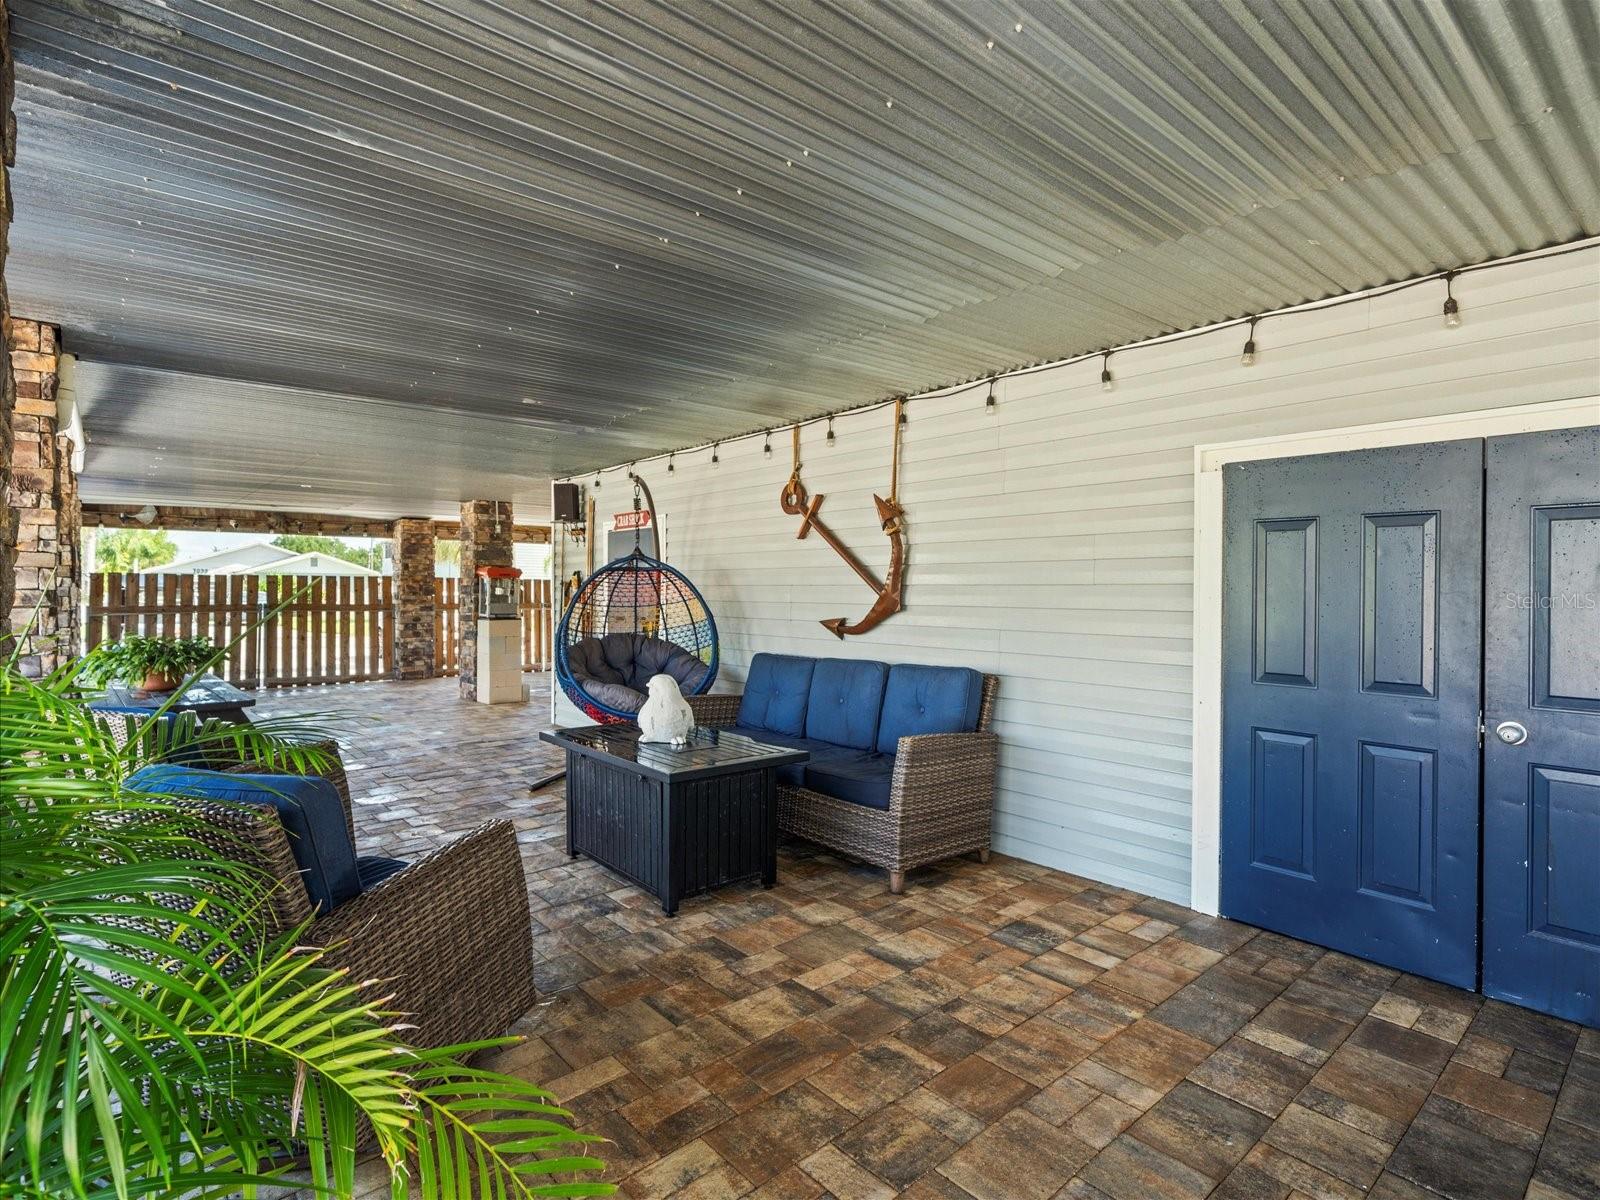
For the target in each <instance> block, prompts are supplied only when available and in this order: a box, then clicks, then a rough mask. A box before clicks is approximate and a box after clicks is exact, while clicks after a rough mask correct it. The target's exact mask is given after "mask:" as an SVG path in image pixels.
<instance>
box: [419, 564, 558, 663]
mask: <svg viewBox="0 0 1600 1200" xmlns="http://www.w3.org/2000/svg"><path fill="white" fill-rule="evenodd" d="M460 582H461V581H460V580H457V579H435V580H434V581H433V666H434V669H435V670H436V671H438V672H439V674H441V675H454V674H455V673H456V671H457V665H456V635H457V633H458V632H459V631H460V628H461V586H460ZM518 583H519V586H520V595H521V611H522V669H523V670H524V671H548V670H550V668H551V666H552V661H551V658H550V637H551V634H552V633H553V632H554V626H553V624H552V621H553V616H554V614H553V613H552V612H551V607H550V581H549V580H548V579H523V580H519V581H518Z"/></svg>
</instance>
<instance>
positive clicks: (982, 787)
mask: <svg viewBox="0 0 1600 1200" xmlns="http://www.w3.org/2000/svg"><path fill="white" fill-rule="evenodd" d="M999 689H1000V680H999V677H998V676H995V675H985V676H984V677H983V700H982V702H981V704H980V706H979V709H978V728H977V731H976V732H974V733H934V734H922V735H919V736H917V737H903V738H901V739H900V743H899V747H898V750H897V752H896V754H895V758H894V777H893V782H892V784H891V786H890V793H889V807H888V808H887V809H876V808H866V807H864V806H862V805H859V804H851V803H850V802H849V801H847V800H838V799H835V798H834V797H832V796H828V795H824V794H823V793H822V792H814V791H812V790H811V789H809V788H804V787H794V786H792V785H788V784H784V783H779V784H778V827H779V828H780V829H782V830H783V831H784V832H786V833H792V834H795V835H796V836H798V837H803V838H806V839H807V840H808V841H813V842H817V843H819V844H820V845H823V846H827V847H828V848H829V849H831V850H837V851H838V852H839V853H841V854H844V855H847V856H848V857H850V858H854V859H857V860H859V861H861V862H865V863H870V864H872V865H873V866H877V867H883V868H884V869H885V870H887V871H888V872H889V890H890V891H891V892H893V893H894V894H895V895H897V896H898V895H900V894H901V892H903V891H904V890H905V882H906V872H907V871H909V870H911V869H912V868H914V867H921V866H926V865H927V864H928V863H933V862H939V861H940V860H941V859H946V858H954V857H955V856H956V855H958V854H970V853H974V852H976V853H977V855H978V859H979V861H980V862H988V861H989V837H990V829H991V825H992V821H993V815H994V790H995V772H996V769H997V767H998V764H999V755H1000V739H999V738H998V737H997V736H996V735H994V734H993V733H991V732H989V726H990V723H991V721H992V720H993V717H994V700H995V693H996V692H998V691H999ZM685 699H687V700H688V702H689V707H690V708H691V709H693V710H694V714H695V720H696V721H698V722H699V723H700V724H702V725H709V726H714V727H715V726H726V725H732V724H733V723H734V722H735V721H736V720H737V718H738V715H739V702H740V700H741V699H742V697H740V696H738V695H728V694H721V695H713V696H688V697H685ZM755 736H756V737H757V739H758V740H759V736H760V735H759V734H758V735H755Z"/></svg>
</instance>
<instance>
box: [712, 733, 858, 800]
mask: <svg viewBox="0 0 1600 1200" xmlns="http://www.w3.org/2000/svg"><path fill="white" fill-rule="evenodd" d="M730 732H733V733H742V734H743V735H744V736H745V737H747V738H749V739H750V740H751V741H753V742H764V743H765V744H767V745H768V746H782V747H783V748H784V749H786V750H804V751H805V752H806V753H807V754H809V755H811V757H810V759H808V760H807V761H806V762H800V763H788V764H786V765H784V766H781V767H779V768H778V769H777V771H776V772H775V775H776V777H777V780H778V782H779V783H783V784H787V785H788V786H790V787H804V786H805V772H806V767H808V766H810V765H811V763H814V762H824V761H831V760H833V759H839V758H860V757H861V751H859V750H852V749H851V748H850V747H848V746H835V745H834V744H833V743H832V742H819V741H817V739H816V738H808V737H799V736H797V735H795V734H792V733H773V732H771V731H770V730H766V729H751V728H750V727H749V726H743V725H735V726H733V727H732V729H731V730H730Z"/></svg>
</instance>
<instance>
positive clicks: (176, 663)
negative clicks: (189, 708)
mask: <svg viewBox="0 0 1600 1200" xmlns="http://www.w3.org/2000/svg"><path fill="white" fill-rule="evenodd" d="M220 657H221V656H220V655H219V654H218V653H217V648H216V646H215V645H213V644H212V642H211V639H210V638H203V637H186V638H170V637H143V636H141V635H138V634H130V635H129V636H127V637H125V638H122V639H121V640H119V641H116V642H111V643H108V644H106V645H105V646H103V647H97V648H96V652H95V653H94V654H92V655H90V656H89V658H88V659H86V660H85V663H84V667H83V670H82V674H81V678H82V679H83V681H84V682H85V683H94V684H105V683H110V682H112V681H113V680H117V679H120V680H122V681H123V682H124V683H127V684H130V685H132V686H133V687H136V688H140V689H142V690H144V691H146V692H170V691H174V690H175V689H176V688H177V687H178V685H179V684H181V683H182V682H183V681H184V679H185V678H186V677H187V676H189V675H190V674H192V673H194V672H196V671H199V670H201V669H202V668H204V667H206V666H208V665H210V664H211V663H212V662H214V661H216V660H217V659H218V658H220Z"/></svg>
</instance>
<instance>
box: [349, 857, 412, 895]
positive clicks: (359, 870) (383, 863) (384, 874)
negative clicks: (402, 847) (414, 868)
mask: <svg viewBox="0 0 1600 1200" xmlns="http://www.w3.org/2000/svg"><path fill="white" fill-rule="evenodd" d="M410 865H411V864H410V863H408V862H406V860H405V859H403V858H384V857H383V856H382V855H378V854H363V855H362V856H361V857H360V858H358V859H356V877H357V878H358V879H360V880H361V890H362V891H363V892H370V891H371V890H372V889H373V888H375V887H377V886H378V885H379V884H380V883H382V882H383V881H384V880H385V879H387V878H389V876H391V875H398V874H400V872H401V871H404V870H405V869H406V868H407V867H409V866H410Z"/></svg>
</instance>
